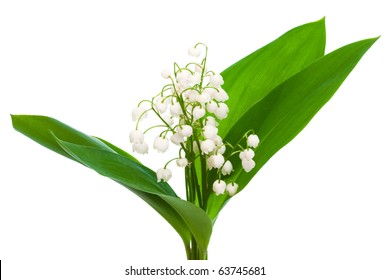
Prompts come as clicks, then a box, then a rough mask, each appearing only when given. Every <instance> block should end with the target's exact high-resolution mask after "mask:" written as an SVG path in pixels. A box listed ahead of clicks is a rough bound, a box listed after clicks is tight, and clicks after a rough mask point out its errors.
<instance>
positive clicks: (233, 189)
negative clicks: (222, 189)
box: [226, 183, 238, 196]
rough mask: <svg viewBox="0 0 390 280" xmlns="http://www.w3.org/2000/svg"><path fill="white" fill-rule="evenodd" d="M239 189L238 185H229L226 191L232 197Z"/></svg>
mask: <svg viewBox="0 0 390 280" xmlns="http://www.w3.org/2000/svg"><path fill="white" fill-rule="evenodd" d="M237 189H238V184H237V183H233V184H232V183H229V184H227V186H226V190H227V192H228V193H229V195H230V196H233V195H235V194H236V192H237Z"/></svg>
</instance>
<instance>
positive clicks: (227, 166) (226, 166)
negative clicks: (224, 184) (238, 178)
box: [221, 160, 233, 175]
mask: <svg viewBox="0 0 390 280" xmlns="http://www.w3.org/2000/svg"><path fill="white" fill-rule="evenodd" d="M221 171H222V174H223V175H229V174H230V173H232V171H233V165H232V163H231V162H230V160H227V161H226V162H225V164H224V165H223V166H222V170H221Z"/></svg>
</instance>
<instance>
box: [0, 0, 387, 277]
mask: <svg viewBox="0 0 390 280" xmlns="http://www.w3.org/2000/svg"><path fill="white" fill-rule="evenodd" d="M384 3H385V1H379V0H372V1H350V2H345V1H337V2H336V1H335V2H334V3H333V2H331V1H302V0H297V1H245V0H241V1H168V0H165V1H133V2H131V1H96V0H95V1H86V0H77V1H72V0H68V1H15V0H14V1H1V4H0V59H1V60H0V75H1V76H0V79H1V80H0V155H1V156H0V167H1V173H0V259H1V260H2V261H3V271H2V273H3V277H4V279H9V280H12V279H40V280H44V279H130V278H128V277H125V276H124V269H125V268H126V267H128V266H130V265H136V266H143V265H145V266H164V265H170V266H176V265H180V264H184V265H187V266H189V265H190V264H188V263H187V262H185V261H184V259H185V253H184V249H183V248H182V244H181V241H180V238H179V236H178V235H177V234H176V233H175V231H174V230H173V229H172V228H171V227H170V226H169V225H168V224H167V223H166V222H165V220H163V219H162V218H161V217H160V216H159V215H158V214H156V213H155V212H154V211H153V210H152V209H151V208H149V206H148V205H146V204H145V203H144V202H143V201H142V200H140V199H139V198H137V197H136V196H134V195H133V194H132V193H131V192H129V191H127V190H126V189H124V188H123V187H121V186H119V185H117V184H115V183H114V182H111V181H109V180H108V179H106V178H102V177H100V176H99V175H97V174H96V173H94V172H92V171H90V170H88V169H86V168H84V167H82V166H81V165H77V164H76V163H74V162H72V161H70V160H68V159H65V158H63V157H60V156H58V155H57V154H54V153H53V152H51V151H49V150H46V149H45V148H42V147H41V146H39V145H37V144H35V143H34V142H32V141H31V140H29V139H28V138H26V137H24V136H22V135H21V134H19V133H17V132H15V131H14V130H13V129H12V127H11V121H10V117H9V114H10V113H12V114H41V115H49V116H52V117H55V118H57V119H59V120H61V121H63V122H65V123H68V124H69V125H71V126H73V127H76V128H78V129H79V130H81V131H84V132H86V133H88V134H92V135H97V136H100V137H102V138H105V139H107V140H109V141H111V142H113V143H114V144H116V145H118V146H119V147H122V148H124V149H126V150H130V144H129V143H128V138H127V137H128V132H129V131H130V129H131V128H132V122H131V121H130V119H131V117H130V115H131V109H132V108H133V106H134V104H135V102H137V101H139V100H140V99H141V98H147V97H150V96H151V95H152V94H154V93H155V92H156V91H158V90H159V89H160V87H161V86H162V85H163V82H164V81H163V80H162V79H161V77H160V70H161V69H163V68H166V67H170V66H171V65H172V62H173V61H179V62H180V61H185V59H186V52H187V48H188V47H190V46H191V45H193V44H194V43H196V42H198V41H202V42H205V43H207V44H208V46H209V50H210V52H209V61H210V64H209V66H210V68H212V69H214V70H216V71H222V70H223V69H225V68H226V67H227V66H229V65H231V64H232V63H234V62H235V61H237V60H239V59H240V58H242V57H244V56H246V55H247V54H249V53H250V52H252V51H254V50H256V49H257V48H259V47H261V46H263V45H264V44H266V43H268V42H270V41H272V40H274V39H275V38H277V37H278V36H280V35H281V34H282V33H284V32H285V31H287V30H289V29H291V28H293V27H295V26H298V25H301V24H304V23H306V22H310V21H314V20H318V19H320V18H322V17H323V16H326V24H327V48H326V50H327V52H329V51H332V50H334V49H336V48H338V47H341V46H342V45H344V44H347V43H350V42H353V41H357V40H360V39H364V38H368V37H374V36H378V35H382V37H381V38H380V39H379V40H378V41H377V43H375V45H374V46H373V47H372V49H370V50H369V51H368V53H367V54H366V55H365V56H364V57H363V59H362V61H361V62H360V63H359V64H358V66H357V68H356V69H355V70H354V71H353V73H352V74H351V75H350V76H349V77H348V79H347V80H346V82H345V83H344V84H343V85H342V87H341V88H340V90H339V91H338V93H337V94H336V96H335V97H334V98H333V99H332V100H331V101H330V102H329V103H328V104H327V105H326V106H325V107H324V108H323V109H322V110H321V111H320V113H319V114H318V115H317V116H316V117H315V118H314V119H313V121H312V122H311V123H310V124H309V125H308V126H307V127H306V129H305V130H304V131H303V132H302V133H301V134H300V135H299V136H298V137H297V138H296V139H295V140H294V141H293V142H292V143H290V144H289V145H288V146H287V147H285V148H284V149H283V150H281V151H280V152H279V153H278V154H277V155H276V156H275V157H274V158H272V160H271V161H270V162H269V163H268V164H267V165H266V166H265V167H264V168H263V169H262V170H261V171H260V172H259V173H258V174H257V176H256V177H255V178H254V179H253V180H252V182H251V183H250V185H249V186H248V187H247V189H245V191H244V192H242V193H240V194H239V195H237V196H236V197H235V198H234V199H233V200H232V201H231V202H230V203H229V204H228V205H227V207H226V208H225V209H224V210H223V212H222V214H221V215H220V218H219V220H218V222H217V224H216V226H215V228H214V233H213V236H212V239H211V243H210V247H209V256H210V261H208V262H207V266H208V267H211V268H218V267H219V266H220V265H246V266H251V265H257V266H265V267H266V272H267V274H268V275H267V276H266V277H264V279H376V280H381V279H390V270H389V264H390V253H389V252H390V239H389V236H390V225H389V219H390V203H389V201H390V190H389V187H390V178H389V167H390V164H389V159H390V148H389V143H390V132H389V120H390V113H389V101H390V96H389V94H390V92H389V83H388V80H389V72H388V65H389V62H390V61H389V49H390V44H389V43H390V42H389V37H388V34H389V32H388V31H389V30H388V28H387V26H389V25H388V24H389V20H388V13H387V8H386V7H385V4H384ZM386 17H387V19H386ZM140 160H141V161H143V162H144V163H145V164H147V165H149V166H151V167H152V168H158V167H160V166H161V164H162V163H163V162H164V161H165V160H166V159H165V158H164V159H163V158H161V157H160V155H158V154H156V153H152V154H150V155H148V156H147V157H140ZM178 172H179V171H178V170H175V176H174V178H173V179H172V186H173V187H174V188H175V189H176V190H177V191H178V192H179V193H181V191H180V189H181V188H182V185H183V184H182V183H183V178H182V177H181V176H180V175H178V174H177V173H178ZM192 265H194V263H192ZM195 265H197V266H199V267H204V266H205V265H206V264H205V263H204V262H203V263H195ZM206 278H207V277H205V278H204V279H206ZM210 279H211V278H210ZM243 279H246V278H245V277H243Z"/></svg>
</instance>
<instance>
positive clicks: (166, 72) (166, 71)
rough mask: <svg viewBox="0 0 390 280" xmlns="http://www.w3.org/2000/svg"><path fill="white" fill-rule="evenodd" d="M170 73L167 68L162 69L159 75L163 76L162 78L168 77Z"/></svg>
mask: <svg viewBox="0 0 390 280" xmlns="http://www.w3.org/2000/svg"><path fill="white" fill-rule="evenodd" d="M170 75H171V71H169V70H168V69H164V70H162V71H161V77H163V78H164V79H168V78H169V76H170Z"/></svg>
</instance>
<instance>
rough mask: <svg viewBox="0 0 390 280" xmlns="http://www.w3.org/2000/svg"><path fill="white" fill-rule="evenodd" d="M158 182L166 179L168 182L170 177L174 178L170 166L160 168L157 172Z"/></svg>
mask: <svg viewBox="0 0 390 280" xmlns="http://www.w3.org/2000/svg"><path fill="white" fill-rule="evenodd" d="M156 175H157V182H161V181H165V182H168V180H169V179H171V178H172V171H171V170H169V169H168V168H160V169H159V170H157V172H156Z"/></svg>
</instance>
